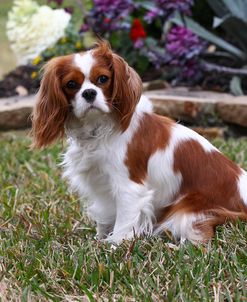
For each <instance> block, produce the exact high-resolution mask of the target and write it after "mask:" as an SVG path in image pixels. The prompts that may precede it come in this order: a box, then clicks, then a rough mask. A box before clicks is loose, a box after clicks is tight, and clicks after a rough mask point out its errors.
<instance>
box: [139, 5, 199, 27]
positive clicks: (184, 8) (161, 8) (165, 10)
mask: <svg viewBox="0 0 247 302" xmlns="http://www.w3.org/2000/svg"><path fill="white" fill-rule="evenodd" d="M154 4H155V7H154V8H153V9H151V10H150V11H148V13H147V14H146V16H145V17H144V19H145V20H146V21H147V22H148V23H151V22H152V21H153V20H155V19H156V18H157V17H161V16H163V17H164V18H169V17H172V16H173V14H174V13H175V11H179V12H180V13H182V14H185V15H190V14H191V6H192V5H193V4H194V0H155V1H154Z"/></svg>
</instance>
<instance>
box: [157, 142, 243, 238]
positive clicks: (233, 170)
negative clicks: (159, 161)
mask: <svg viewBox="0 0 247 302" xmlns="http://www.w3.org/2000/svg"><path fill="white" fill-rule="evenodd" d="M174 171H175V172H176V173H178V172H180V173H181V174H182V179H183V180H182V185H181V188H180V192H179V194H178V195H179V196H181V197H180V198H181V199H178V202H177V203H175V204H172V205H170V206H168V207H166V208H164V210H163V211H160V213H159V217H157V221H158V224H161V223H162V222H163V221H165V220H166V219H168V218H169V217H171V216H173V215H178V214H186V213H193V214H198V213H201V214H204V215H205V216H206V218H205V219H202V220H200V221H198V222H196V223H194V229H195V230H196V231H197V232H199V233H200V235H201V237H202V238H203V241H207V240H209V239H210V238H211V237H212V236H213V234H214V229H215V227H216V226H217V225H219V224H223V223H225V222H226V221H232V222H235V221H236V220H237V219H238V218H239V219H243V220H247V207H246V206H245V205H244V203H243V200H242V199H241V196H240V193H239V190H238V185H237V184H238V179H239V176H240V174H241V170H240V168H239V167H238V166H237V165H236V164H235V163H233V162H232V161H231V160H229V159H228V158H227V157H225V156H224V155H223V154H221V153H220V152H218V151H212V152H206V151H205V150H204V149H203V147H202V146H201V145H200V143H198V142H197V141H195V140H189V141H185V142H182V143H180V144H179V145H178V146H177V148H176V149H175V153H174Z"/></svg>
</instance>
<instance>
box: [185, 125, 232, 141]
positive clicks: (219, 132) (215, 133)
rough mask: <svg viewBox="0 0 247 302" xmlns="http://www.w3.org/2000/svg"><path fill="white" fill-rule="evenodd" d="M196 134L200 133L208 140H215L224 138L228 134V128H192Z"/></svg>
mask: <svg viewBox="0 0 247 302" xmlns="http://www.w3.org/2000/svg"><path fill="white" fill-rule="evenodd" d="M191 129H193V130H194V131H195V132H197V133H199V134H200V135H202V136H204V137H206V138H207V139H214V138H223V137H225V134H226V132H227V128H226V127H224V128H219V127H211V128H204V127H191Z"/></svg>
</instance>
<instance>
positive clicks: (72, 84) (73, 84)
mask: <svg viewBox="0 0 247 302" xmlns="http://www.w3.org/2000/svg"><path fill="white" fill-rule="evenodd" d="M66 87H67V88H69V89H76V88H77V87H78V85H77V83H76V82H75V81H68V83H67V84H66Z"/></svg>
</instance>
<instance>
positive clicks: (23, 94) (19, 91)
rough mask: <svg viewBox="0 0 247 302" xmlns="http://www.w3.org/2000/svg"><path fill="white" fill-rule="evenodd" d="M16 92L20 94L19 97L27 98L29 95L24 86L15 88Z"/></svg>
mask: <svg viewBox="0 0 247 302" xmlns="http://www.w3.org/2000/svg"><path fill="white" fill-rule="evenodd" d="M15 91H16V92H17V93H18V95H19V96H26V95H28V91H27V89H26V88H25V87H24V86H21V85H18V86H17V87H16V88H15Z"/></svg>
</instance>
